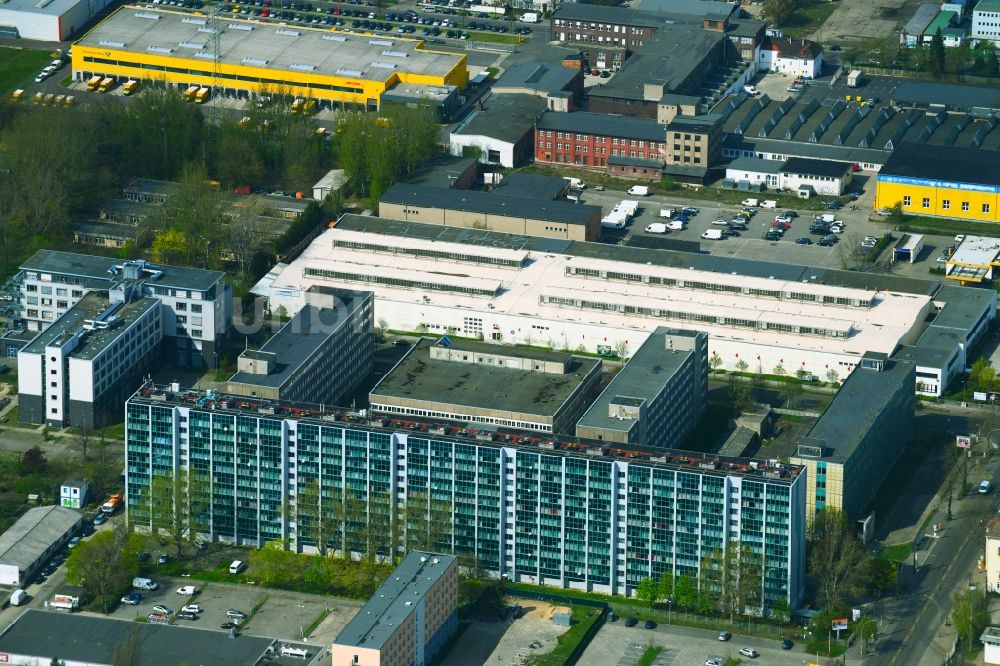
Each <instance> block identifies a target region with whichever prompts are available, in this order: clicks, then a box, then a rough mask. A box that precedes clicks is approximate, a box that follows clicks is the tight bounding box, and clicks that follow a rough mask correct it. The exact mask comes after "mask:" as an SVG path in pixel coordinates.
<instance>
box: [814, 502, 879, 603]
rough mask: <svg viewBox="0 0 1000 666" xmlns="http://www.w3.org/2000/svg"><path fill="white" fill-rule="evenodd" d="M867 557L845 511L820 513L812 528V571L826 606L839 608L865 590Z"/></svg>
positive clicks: (818, 595) (820, 596) (819, 593)
mask: <svg viewBox="0 0 1000 666" xmlns="http://www.w3.org/2000/svg"><path fill="white" fill-rule="evenodd" d="M867 559H868V553H867V552H865V549H864V547H863V546H862V545H861V541H860V540H859V539H858V535H857V534H855V532H854V527H853V526H852V525H851V522H850V520H848V518H847V515H846V514H845V513H843V512H842V511H839V510H837V509H824V510H822V511H820V512H818V513H817V514H816V517H815V518H814V519H813V523H812V525H811V529H810V538H809V569H810V572H809V573H810V574H811V575H812V576H813V577H814V578H815V579H816V584H817V591H816V595H817V600H818V601H819V603H820V604H822V605H823V607H824V608H837V607H839V606H840V605H841V604H843V603H845V602H848V601H850V600H851V599H852V598H854V597H855V596H857V595H858V594H860V593H862V592H863V591H864V576H865V569H866V567H865V566H864V565H865V561H866V560H867Z"/></svg>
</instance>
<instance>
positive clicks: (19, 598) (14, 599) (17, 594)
mask: <svg viewBox="0 0 1000 666" xmlns="http://www.w3.org/2000/svg"><path fill="white" fill-rule="evenodd" d="M27 600H28V593H27V592H25V591H24V590H14V592H13V593H12V594H11V595H10V605H11V606H20V605H21V604H23V603H25V602H26V601H27Z"/></svg>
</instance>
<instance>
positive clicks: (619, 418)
mask: <svg viewBox="0 0 1000 666" xmlns="http://www.w3.org/2000/svg"><path fill="white" fill-rule="evenodd" d="M707 399H708V335H706V334H705V333H698V332H696V331H683V330H674V329H669V328H665V327H662V326H661V327H659V328H657V329H656V330H655V331H653V333H652V334H651V335H650V336H649V337H648V338H646V341H645V342H643V343H642V346H641V347H639V349H637V350H636V352H635V355H633V356H632V357H631V358H630V359H628V361H627V362H626V363H625V366H624V367H623V368H622V369H621V372H619V373H618V374H617V375H615V378H614V379H613V380H611V382H610V383H609V384H608V386H607V387H606V388H605V389H604V391H603V392H602V393H601V395H600V396H599V397H598V398H597V400H596V401H594V404H593V405H591V406H590V409H588V410H587V413H586V414H584V415H583V418H581V419H580V420H579V421H578V422H577V424H576V435H577V437H583V438H585V439H597V440H604V441H607V442H614V443H616V444H638V445H640V446H653V447H662V448H676V447H677V446H678V445H679V444H680V443H681V442H682V441H683V439H684V437H685V436H686V435H687V434H688V433H689V432H690V431H691V429H692V428H694V427H695V426H696V425H697V424H698V421H699V419H700V418H701V415H702V412H703V411H704V409H705V403H706V401H707Z"/></svg>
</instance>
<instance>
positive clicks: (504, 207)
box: [381, 183, 601, 224]
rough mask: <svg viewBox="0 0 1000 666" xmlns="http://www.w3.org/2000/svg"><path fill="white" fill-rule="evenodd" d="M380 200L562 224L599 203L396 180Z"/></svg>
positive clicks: (582, 218)
mask: <svg viewBox="0 0 1000 666" xmlns="http://www.w3.org/2000/svg"><path fill="white" fill-rule="evenodd" d="M381 200H382V202H383V203H390V204H400V205H412V206H421V207H425V208H440V209H443V210H461V211H466V212H476V213H485V214H487V215H504V216H509V217H517V218H525V219H530V220H547V221H550V222H562V223H564V224H589V223H590V221H591V220H592V218H593V216H594V215H595V214H596V215H598V216H599V215H600V211H601V209H600V207H599V206H589V205H585V204H575V203H570V202H568V201H537V200H533V199H525V198H524V197H520V196H506V195H503V194H497V193H494V192H479V191H476V190H454V189H445V188H439V187H419V186H414V185H410V184H408V183H396V184H395V185H393V186H392V187H390V188H389V190H388V191H386V193H385V194H383V195H382V198H381Z"/></svg>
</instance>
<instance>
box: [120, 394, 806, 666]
mask: <svg viewBox="0 0 1000 666" xmlns="http://www.w3.org/2000/svg"><path fill="white" fill-rule="evenodd" d="M261 410H264V411H261ZM126 422H127V430H126V433H127V435H126V436H127V439H128V441H127V442H126V450H127V474H128V476H127V478H126V487H127V494H128V503H127V506H128V511H129V521H130V523H131V524H135V525H137V526H142V525H148V524H149V520H150V511H149V486H150V484H151V482H152V480H153V479H154V478H155V477H156V476H157V475H160V474H163V473H164V472H163V471H162V465H163V463H164V461H168V464H173V465H176V466H177V468H178V469H185V470H188V471H189V477H188V478H191V479H194V480H196V481H197V480H198V479H200V478H202V477H207V475H211V477H212V478H213V479H214V483H213V488H214V489H215V490H214V492H213V493H212V494H211V495H206V496H204V497H202V496H198V494H197V493H195V495H196V496H195V497H194V498H193V501H198V502H200V501H207V503H208V504H209V505H210V507H211V508H210V510H209V512H208V518H209V521H208V523H206V524H205V525H204V531H205V533H204V534H203V537H204V538H206V539H211V540H221V541H232V542H237V543H245V544H255V545H261V544H264V543H266V542H268V541H273V540H275V539H287V543H288V545H289V548H292V549H295V550H301V551H310V552H315V550H316V543H317V542H318V541H319V540H321V539H322V540H325V541H326V545H327V547H328V548H329V550H331V551H341V550H347V551H351V552H353V553H357V554H359V555H360V554H361V553H365V552H371V545H370V544H371V543H372V540H371V539H370V538H369V537H366V536H365V535H371V534H375V535H376V536H374V541H375V543H380V544H381V543H385V544H391V543H393V540H392V539H393V538H399V539H400V540H401V541H400V542H401V543H411V542H412V540H418V541H419V540H422V541H424V542H429V543H430V546H429V548H430V549H433V550H435V551H438V552H446V553H448V554H452V555H457V556H462V555H470V556H475V557H476V560H477V562H478V564H479V566H480V567H481V569H482V570H483V571H486V572H489V573H491V574H492V575H494V576H500V575H505V576H506V577H507V578H508V579H509V580H512V581H524V582H530V583H535V584H542V585H552V586H557V587H565V588H574V589H585V590H591V591H599V592H604V593H609V594H624V595H629V596H631V595H633V594H634V593H635V590H636V587H637V586H638V585H639V583H640V582H641V581H642V580H643V579H644V578H647V577H651V578H654V579H659V577H660V576H661V575H662V574H663V573H666V572H670V573H672V574H674V575H678V576H679V575H681V574H684V573H687V574H689V575H693V576H697V575H698V570H699V567H700V566H701V563H702V561H703V559H704V557H705V556H706V555H707V554H708V553H711V552H713V551H715V550H716V549H720V548H723V547H729V546H733V547H743V546H745V547H747V548H750V549H752V550H753V552H754V553H755V554H757V555H759V556H760V557H761V570H760V574H761V589H762V592H763V596H764V606H765V608H764V611H765V612H767V609H769V608H771V607H773V606H774V604H776V603H779V602H780V603H782V604H787V606H788V607H791V608H795V607H796V606H798V604H799V603H800V600H801V598H802V593H803V590H804V579H805V501H806V498H805V485H806V478H805V475H804V474H803V470H802V468H801V467H799V466H797V465H787V464H777V463H773V464H772V463H767V462H755V461H750V460H746V459H734V458H723V457H718V456H710V455H705V454H702V453H692V452H683V451H675V450H671V451H664V450H662V449H649V448H644V447H640V446H637V445H628V446H625V447H619V446H616V445H614V444H611V443H609V442H606V441H604V442H601V441H595V440H583V439H578V438H570V437H560V436H558V435H551V434H547V433H545V434H543V433H537V432H530V431H525V430H518V429H512V428H506V427H502V426H491V425H485V424H482V425H477V424H475V423H469V422H460V421H441V420H433V419H426V418H424V417H420V416H416V415H409V414H407V415H393V414H384V413H380V412H377V411H370V412H367V413H364V414H362V413H359V412H353V411H351V410H348V409H340V410H337V409H333V408H329V407H325V408H319V407H318V406H316V405H301V404H296V403H281V402H274V401H269V402H268V403H266V404H263V403H261V401H259V400H258V399H255V398H245V397H242V396H228V395H221V394H215V395H209V396H206V395H205V393H204V392H203V391H186V390H185V391H182V390H178V391H174V390H172V388H170V387H163V386H154V385H151V384H147V385H146V386H144V387H143V388H142V389H141V390H140V391H139V392H137V394H136V395H135V396H133V397H132V398H131V399H130V400H129V402H128V403H127V405H126ZM237 423H239V428H237ZM237 432H238V433H239V435H238V436H239V438H240V439H238V440H236V441H252V442H260V445H259V446H255V447H253V452H252V453H251V454H250V455H247V454H246V453H244V452H242V451H243V449H242V445H241V444H237V447H236V448H235V449H234V446H233V442H234V436H235V433H237ZM245 438H246V439H245ZM237 458H238V459H239V464H237V462H236V461H237ZM200 485H201V484H200V483H199V484H196V485H194V486H193V488H195V489H197V488H198V487H199V486H200ZM317 485H318V486H319V488H320V492H319V493H318V494H319V498H320V499H319V500H318V502H319V503H318V504H317V505H312V500H310V499H309V498H315V497H316V494H317V493H316V491H315V488H316V486H317ZM310 489H312V490H310ZM310 493H311V494H310ZM292 497H294V498H296V500H295V502H294V503H292V502H289V499H290V498H292ZM317 510H318V511H321V512H322V511H327V512H332V513H331V515H338V512H343V511H345V510H346V511H347V513H346V514H343V513H340V514H339V515H347V516H354V517H355V518H354V519H352V518H350V517H349V518H347V519H346V522H345V528H346V529H345V530H344V531H343V532H341V531H340V530H332V531H324V530H322V529H319V528H317V527H316V523H315V521H311V520H310V516H315V515H316V511H317ZM402 515H405V516H406V518H407V519H406V520H403V521H400V522H396V521H395V520H394V519H395V518H397V517H400V516H402ZM663 515H670V516H673V519H672V520H669V521H664V520H663V519H662V518H661V516H663ZM432 523H433V529H429V527H428V526H429V525H430V524H432ZM393 525H399V526H401V527H402V530H403V533H402V534H400V535H398V537H392V536H391V534H392V530H393ZM366 544H368V545H366ZM348 663H349V662H348Z"/></svg>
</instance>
